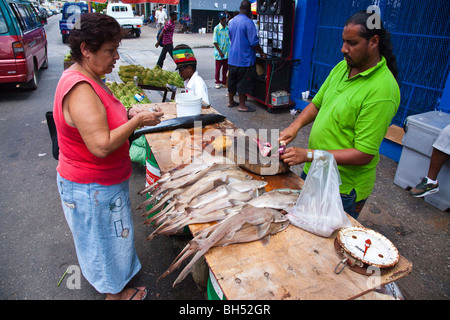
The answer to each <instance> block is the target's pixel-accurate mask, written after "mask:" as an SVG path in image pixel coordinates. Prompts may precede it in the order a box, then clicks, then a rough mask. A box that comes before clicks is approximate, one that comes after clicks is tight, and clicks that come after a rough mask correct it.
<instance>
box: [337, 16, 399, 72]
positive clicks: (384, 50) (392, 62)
mask: <svg viewBox="0 0 450 320" xmlns="http://www.w3.org/2000/svg"><path fill="white" fill-rule="evenodd" d="M373 14H374V13H367V12H366V11H358V12H356V13H355V14H354V15H352V16H351V17H350V18H348V20H347V21H346V22H345V25H346V26H347V25H349V24H354V25H359V26H360V35H361V36H362V37H363V38H365V39H367V40H369V39H371V38H372V37H373V36H375V35H378V36H379V37H380V43H379V49H380V54H381V55H382V56H384V58H385V59H386V63H387V66H388V68H389V70H390V71H391V72H392V74H393V75H394V78H395V79H397V76H398V69H397V60H396V58H395V55H394V53H393V52H392V48H393V47H392V42H391V34H390V32H389V31H387V30H386V29H385V28H384V27H383V22H382V21H381V18H380V24H379V26H376V27H374V28H369V27H368V24H367V20H368V19H369V18H370V17H372V15H373Z"/></svg>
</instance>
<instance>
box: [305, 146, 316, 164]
mask: <svg viewBox="0 0 450 320" xmlns="http://www.w3.org/2000/svg"><path fill="white" fill-rule="evenodd" d="M313 159H314V150H312V149H308V150H307V151H306V161H307V162H312V161H313Z"/></svg>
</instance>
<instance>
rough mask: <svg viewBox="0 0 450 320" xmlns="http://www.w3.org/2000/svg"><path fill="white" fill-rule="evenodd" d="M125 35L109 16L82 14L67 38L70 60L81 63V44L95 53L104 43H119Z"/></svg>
mask: <svg viewBox="0 0 450 320" xmlns="http://www.w3.org/2000/svg"><path fill="white" fill-rule="evenodd" d="M125 35H126V32H124V30H122V29H121V28H120V25H119V23H118V22H117V21H116V19H114V18H113V17H111V16H108V15H106V14H101V13H85V14H82V15H81V16H80V23H75V27H74V28H73V29H72V32H71V33H70V36H69V47H70V49H71V53H72V58H73V59H74V60H75V61H76V62H81V60H82V59H83V54H82V53H81V48H80V46H81V44H82V43H83V42H84V43H86V46H87V48H88V49H89V50H91V51H92V52H96V51H97V50H99V49H100V47H101V46H102V45H103V44H104V43H105V42H109V41H121V40H122V39H123V38H124V36H125Z"/></svg>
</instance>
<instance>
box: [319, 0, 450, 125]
mask: <svg viewBox="0 0 450 320" xmlns="http://www.w3.org/2000/svg"><path fill="white" fill-rule="evenodd" d="M373 4H376V5H378V6H379V7H380V9H381V18H382V20H383V23H384V26H385V28H386V29H387V30H389V31H390V32H391V35H392V43H393V47H394V54H395V55H396V58H397V67H398V69H399V77H398V80H399V85H400V91H401V97H402V98H401V103H400V107H399V110H398V112H397V115H396V116H395V118H394V119H393V123H394V124H397V125H402V124H403V122H404V120H405V119H406V117H408V116H409V115H413V114H418V113H423V112H427V111H430V110H435V109H436V108H439V102H440V99H441V96H442V93H443V91H444V87H445V84H446V81H447V77H448V73H449V69H450V58H449V57H450V19H449V17H450V1H449V0H427V1H414V0H378V1H373V0H351V1H350V0H341V1H336V0H321V1H320V3H319V17H318V26H317V30H316V35H315V45H314V51H313V57H312V71H311V75H310V90H311V92H312V94H315V93H317V91H318V90H319V88H320V86H321V85H322V83H323V82H324V81H325V79H326V77H327V76H328V74H329V72H330V71H331V69H332V68H333V67H334V66H335V65H336V64H337V63H338V62H339V61H341V60H342V59H343V56H342V53H341V47H342V30H343V26H344V23H345V21H346V20H347V18H349V17H350V16H351V15H352V14H353V13H355V12H356V11H359V10H366V9H367V7H368V6H370V5H373ZM444 111H446V112H449V111H450V110H445V109H444Z"/></svg>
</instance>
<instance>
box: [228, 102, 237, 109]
mask: <svg viewBox="0 0 450 320" xmlns="http://www.w3.org/2000/svg"><path fill="white" fill-rule="evenodd" d="M238 105H239V103H237V102H236V101H235V102H234V103H233V104H229V105H228V108H233V107H236V106H238Z"/></svg>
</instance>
